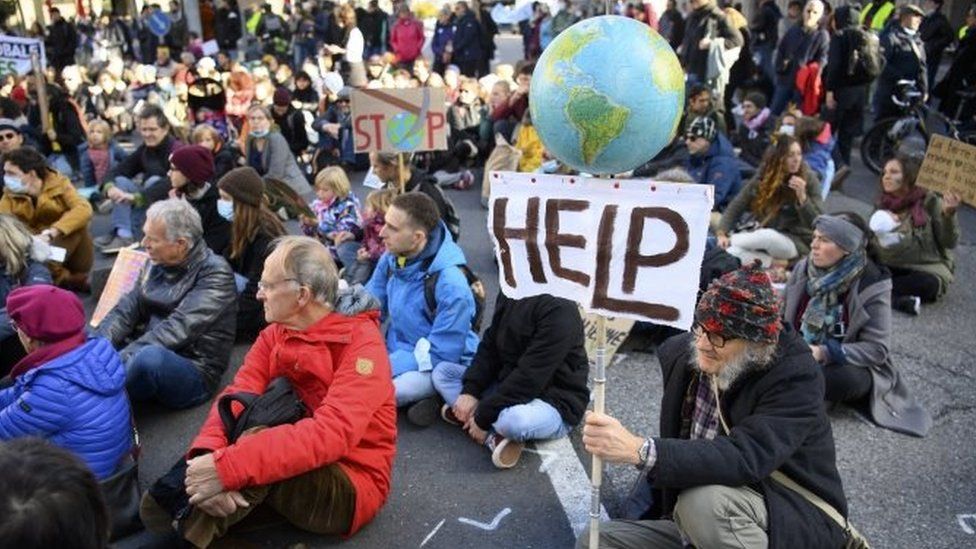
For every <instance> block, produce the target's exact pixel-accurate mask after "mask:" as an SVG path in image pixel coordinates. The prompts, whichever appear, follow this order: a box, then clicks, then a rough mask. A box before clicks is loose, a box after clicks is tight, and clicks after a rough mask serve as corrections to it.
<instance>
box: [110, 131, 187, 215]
mask: <svg viewBox="0 0 976 549" xmlns="http://www.w3.org/2000/svg"><path fill="white" fill-rule="evenodd" d="M180 145H181V143H180V142H179V141H178V140H177V139H176V138H174V137H172V136H166V139H164V140H163V142H162V143H160V144H159V145H157V146H155V147H147V146H146V145H145V144H142V145H139V147H137V148H136V150H134V151H133V152H132V154H130V155H129V156H127V157H125V160H123V161H122V162H119V163H118V164H116V165H114V166H112V167H111V168H110V169H109V171H108V173H107V174H106V175H105V181H112V180H113V179H115V178H116V177H118V176H120V175H121V176H125V177H128V178H134V177H136V176H139V175H141V176H142V180H143V181H145V180H147V179H149V178H150V177H152V176H154V175H158V176H159V177H162V178H163V180H162V181H160V182H158V183H156V184H154V185H152V186H150V187H148V188H146V189H144V190H143V197H144V198H145V202H146V205H149V204H152V203H153V202H156V201H157V200H164V199H165V198H166V197H167V196H168V195H169V190H170V188H171V185H170V183H169V176H168V174H169V155H170V154H171V153H172V152H173V150H174V149H176V148H177V147H178V146H180Z"/></svg>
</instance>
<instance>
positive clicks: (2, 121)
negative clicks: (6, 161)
mask: <svg viewBox="0 0 976 549" xmlns="http://www.w3.org/2000/svg"><path fill="white" fill-rule="evenodd" d="M22 146H24V134H23V132H22V130H21V129H20V125H19V124H17V123H16V122H14V121H13V120H11V119H9V118H0V154H7V153H8V152H10V151H12V150H15V149H19V148H21V147H22Z"/></svg>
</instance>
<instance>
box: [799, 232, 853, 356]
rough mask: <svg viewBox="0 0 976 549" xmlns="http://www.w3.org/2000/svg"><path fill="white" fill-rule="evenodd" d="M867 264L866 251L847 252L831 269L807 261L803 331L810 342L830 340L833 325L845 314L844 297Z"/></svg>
mask: <svg viewBox="0 0 976 549" xmlns="http://www.w3.org/2000/svg"><path fill="white" fill-rule="evenodd" d="M866 264H867V256H866V254H865V252H864V250H858V251H856V252H854V253H851V254H848V255H847V257H845V258H844V259H842V260H840V262H838V263H837V264H836V265H834V266H833V267H832V268H830V269H821V268H819V267H817V266H815V265H814V264H813V261H810V260H807V295H809V296H810V302H809V303H808V304H807V308H806V310H805V311H803V317H802V319H801V320H802V323H801V324H802V325H801V331H802V332H803V339H804V340H806V342H807V343H812V344H820V343H823V342H824V341H826V340H827V336H828V335H829V333H830V329H831V327H832V326H833V325H834V324H836V323H837V322H838V321H840V320H841V319H842V317H843V314H844V305H843V303H841V297H843V296H844V294H846V293H847V291H848V290H849V289H850V287H851V285H852V284H853V283H854V282H855V281H857V279H858V278H859V277H860V276H861V273H862V272H863V271H864V266H865V265H866Z"/></svg>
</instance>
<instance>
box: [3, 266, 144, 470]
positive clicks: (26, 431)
mask: <svg viewBox="0 0 976 549" xmlns="http://www.w3.org/2000/svg"><path fill="white" fill-rule="evenodd" d="M7 314H8V315H9V316H10V322H11V324H12V325H13V327H14V329H15V330H16V331H17V337H18V338H19V339H20V342H21V343H22V344H23V346H24V350H25V351H26V352H27V356H25V357H24V358H23V359H21V360H20V362H18V363H17V364H15V365H14V367H13V369H12V370H11V371H10V374H9V378H10V381H11V382H12V384H11V386H8V387H7V388H6V389H3V390H2V391H0V440H4V441H6V440H11V439H14V438H21V437H30V436H36V437H41V438H45V439H47V440H49V441H51V442H53V443H54V444H57V445H58V446H60V447H62V448H64V449H65V450H70V451H72V452H74V453H75V454H76V455H77V456H78V457H79V458H81V459H83V460H84V461H85V463H86V464H87V465H88V467H90V468H91V470H92V472H93V473H94V474H95V476H96V477H97V478H99V479H104V478H107V477H109V476H111V475H112V474H114V473H115V472H116V469H118V466H119V464H120V463H121V462H122V458H123V457H125V456H126V454H127V453H128V452H129V450H130V448H131V446H132V440H133V439H132V421H131V418H130V413H129V400H128V398H127V397H126V395H125V370H124V368H123V367H122V361H121V360H120V359H119V355H118V353H116V352H115V349H113V348H112V345H111V343H109V342H108V341H106V340H105V339H104V338H101V337H90V338H89V337H87V336H86V334H85V309H84V307H82V304H81V300H80V299H78V296H76V295H75V294H73V293H71V292H69V291H67V290H62V289H60V288H56V287H54V286H49V285H46V284H41V285H34V286H25V287H22V288H17V289H16V290H14V291H12V292H10V295H8V296H7Z"/></svg>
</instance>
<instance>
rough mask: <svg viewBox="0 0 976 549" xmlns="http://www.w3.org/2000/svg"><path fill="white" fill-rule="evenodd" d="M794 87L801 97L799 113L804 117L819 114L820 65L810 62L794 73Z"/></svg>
mask: <svg viewBox="0 0 976 549" xmlns="http://www.w3.org/2000/svg"><path fill="white" fill-rule="evenodd" d="M796 87H797V89H799V90H800V93H801V94H802V95H803V101H801V102H800V112H802V113H803V114H804V115H805V116H813V115H815V114H817V113H818V112H820V103H821V102H822V101H823V95H824V90H823V80H821V78H820V63H816V62H810V63H807V64H806V65H804V66H802V67H800V69H799V70H797V71H796Z"/></svg>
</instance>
